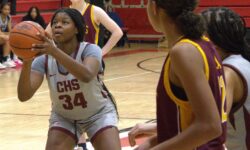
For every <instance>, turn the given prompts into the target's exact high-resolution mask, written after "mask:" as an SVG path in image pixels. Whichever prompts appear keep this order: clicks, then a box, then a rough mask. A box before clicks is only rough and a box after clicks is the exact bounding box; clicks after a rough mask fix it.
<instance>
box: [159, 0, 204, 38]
mask: <svg viewBox="0 0 250 150" xmlns="http://www.w3.org/2000/svg"><path fill="white" fill-rule="evenodd" d="M155 2H156V4H157V6H159V7H161V8H162V9H164V10H165V12H166V14H167V15H168V16H169V17H170V18H171V19H172V20H173V21H174V22H175V23H176V25H177V27H178V28H179V29H180V30H181V32H182V33H183V34H184V35H185V37H187V38H191V39H199V38H200V37H201V36H202V35H203V33H204V32H205V23H204V20H203V18H202V17H201V16H200V15H198V14H195V13H194V12H193V11H194V9H195V8H196V6H197V4H198V1H197V0H155Z"/></svg>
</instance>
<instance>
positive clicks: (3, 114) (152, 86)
mask: <svg viewBox="0 0 250 150" xmlns="http://www.w3.org/2000/svg"><path fill="white" fill-rule="evenodd" d="M166 53H167V52H166V51H160V50H157V48H156V44H133V45H132V48H116V49H114V50H113V51H112V52H111V54H110V55H109V56H108V57H106V58H105V62H106V72H105V77H104V81H105V83H106V85H107V87H108V88H109V90H110V91H111V93H112V94H113V95H114V97H115V98H116V101H117V105H118V110H119V114H120V121H119V124H118V127H119V129H120V130H122V129H126V128H129V127H132V126H133V125H135V124H136V123H140V122H146V121H149V120H152V119H154V118H155V104H156V103H155V91H156V85H157V82H158V78H159V72H160V70H161V67H162V63H163V61H164V58H165V57H164V56H166ZM20 69H21V68H20V67H19V68H15V69H8V70H0V120H1V121H0V150H43V149H44V147H45V143H46V139H47V131H48V118H49V115H50V109H51V102H50V98H49V93H48V87H47V82H46V80H45V82H44V83H43V84H42V86H41V87H40V89H39V90H38V91H37V93H36V94H35V95H34V96H33V98H32V99H31V100H29V101H27V102H25V103H21V102H19V101H18V99H17V98H16V96H17V92H16V88H17V82H18V78H19V74H20Z"/></svg>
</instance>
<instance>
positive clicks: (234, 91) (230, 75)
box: [224, 65, 244, 114]
mask: <svg viewBox="0 0 250 150" xmlns="http://www.w3.org/2000/svg"><path fill="white" fill-rule="evenodd" d="M224 72H225V79H226V83H227V84H226V91H227V95H226V96H227V114H229V113H230V111H231V109H232V106H233V104H234V103H239V102H240V100H241V99H242V97H243V91H244V90H243V81H242V79H241V78H240V76H239V75H238V74H237V72H236V71H234V70H233V69H232V68H230V67H228V66H227V65H226V66H224ZM240 87H242V88H240ZM237 107H238V106H237Z"/></svg>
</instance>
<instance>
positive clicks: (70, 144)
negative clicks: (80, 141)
mask: <svg viewBox="0 0 250 150" xmlns="http://www.w3.org/2000/svg"><path fill="white" fill-rule="evenodd" d="M74 146H75V140H74V138H73V137H72V136H70V135H68V134H66V133H65V132H63V131H61V130H53V129H52V130H49V133H48V139H47V144H46V150H73V148H74Z"/></svg>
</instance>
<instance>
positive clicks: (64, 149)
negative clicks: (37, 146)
mask: <svg viewBox="0 0 250 150" xmlns="http://www.w3.org/2000/svg"><path fill="white" fill-rule="evenodd" d="M73 148H74V146H72V145H69V144H66V143H59V142H56V141H54V142H49V143H47V145H46V150H71V149H73Z"/></svg>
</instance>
